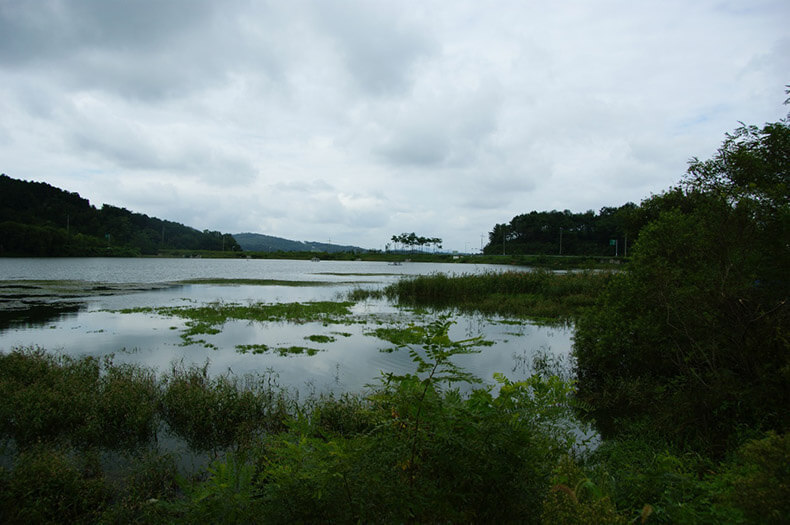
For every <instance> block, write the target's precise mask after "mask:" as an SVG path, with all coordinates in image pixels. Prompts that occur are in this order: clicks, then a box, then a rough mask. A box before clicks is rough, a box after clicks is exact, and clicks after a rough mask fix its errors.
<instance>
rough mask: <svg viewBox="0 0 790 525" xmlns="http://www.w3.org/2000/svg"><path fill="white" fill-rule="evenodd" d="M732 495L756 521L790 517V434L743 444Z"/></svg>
mask: <svg viewBox="0 0 790 525" xmlns="http://www.w3.org/2000/svg"><path fill="white" fill-rule="evenodd" d="M731 479H732V493H731V495H732V498H733V500H734V504H735V505H737V506H738V507H739V508H741V509H743V511H744V512H745V514H746V516H747V517H748V518H749V520H750V521H751V522H752V523H777V524H778V523H787V521H788V518H789V517H790V433H788V434H781V435H777V434H773V433H771V434H769V435H768V436H767V437H765V438H763V439H758V440H753V441H750V442H748V443H746V444H745V445H743V446H742V447H741V448H740V449H739V451H738V454H737V457H736V461H735V464H734V466H733V467H732V470H731Z"/></svg>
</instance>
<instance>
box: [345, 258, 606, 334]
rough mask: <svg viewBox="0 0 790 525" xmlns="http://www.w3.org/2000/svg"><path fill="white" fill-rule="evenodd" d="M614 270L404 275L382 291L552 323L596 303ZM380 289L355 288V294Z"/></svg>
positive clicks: (413, 301) (404, 299)
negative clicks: (361, 289)
mask: <svg viewBox="0 0 790 525" xmlns="http://www.w3.org/2000/svg"><path fill="white" fill-rule="evenodd" d="M610 278H611V274H609V273H603V272H594V271H583V272H573V273H561V274H560V273H554V272H551V271H548V270H535V271H529V272H515V271H514V272H504V273H485V274H477V275H475V274H466V275H460V276H447V275H444V274H434V275H421V276H417V277H414V278H404V279H401V280H400V281H398V282H397V283H394V284H392V285H390V286H388V287H387V288H385V289H384V291H383V292H382V293H383V294H384V295H386V296H387V297H389V298H390V299H393V300H396V301H398V302H399V303H401V304H405V305H415V306H428V307H436V308H447V307H453V308H458V309H461V310H467V311H479V312H484V313H490V314H499V315H507V316H515V317H526V318H531V319H537V320H545V321H549V322H564V321H570V320H572V319H573V318H574V317H575V316H576V315H578V313H579V312H580V311H581V310H582V309H583V308H586V307H589V306H592V305H593V304H594V302H595V299H596V298H597V297H598V294H599V293H600V291H601V290H602V289H603V288H604V287H605V286H606V283H607V282H608V281H609V279H610ZM377 293H378V292H376V291H373V292H368V291H364V290H363V291H355V292H354V297H355V298H358V299H359V298H363V297H364V296H365V295H371V294H373V295H375V294H377Z"/></svg>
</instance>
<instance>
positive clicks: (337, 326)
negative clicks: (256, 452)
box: [0, 260, 571, 393]
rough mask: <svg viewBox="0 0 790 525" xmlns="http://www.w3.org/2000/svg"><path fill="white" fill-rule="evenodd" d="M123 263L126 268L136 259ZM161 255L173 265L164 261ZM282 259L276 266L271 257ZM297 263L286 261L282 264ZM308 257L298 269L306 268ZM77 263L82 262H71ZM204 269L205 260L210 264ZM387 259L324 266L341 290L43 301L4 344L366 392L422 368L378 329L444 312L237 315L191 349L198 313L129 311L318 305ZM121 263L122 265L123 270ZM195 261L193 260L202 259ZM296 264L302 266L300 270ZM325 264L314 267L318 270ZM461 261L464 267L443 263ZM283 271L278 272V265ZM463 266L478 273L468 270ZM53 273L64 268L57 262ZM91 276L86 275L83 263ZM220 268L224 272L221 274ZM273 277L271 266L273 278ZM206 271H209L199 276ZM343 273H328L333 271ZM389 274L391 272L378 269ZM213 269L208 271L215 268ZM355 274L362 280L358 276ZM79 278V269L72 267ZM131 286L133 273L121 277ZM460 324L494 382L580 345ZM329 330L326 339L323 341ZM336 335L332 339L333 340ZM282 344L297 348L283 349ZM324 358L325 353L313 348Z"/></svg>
mask: <svg viewBox="0 0 790 525" xmlns="http://www.w3.org/2000/svg"><path fill="white" fill-rule="evenodd" d="M127 262H128V264H132V265H140V266H139V267H136V269H135V270H134V271H133V272H132V274H133V275H135V276H139V275H140V273H141V272H142V271H143V270H144V269H145V268H149V269H150V268H154V267H155V266H153V265H152V263H151V262H146V261H145V260H130V261H127ZM127 262H123V261H121V264H127ZM154 262H158V264H159V265H160V266H161V265H162V261H154ZM260 262H267V263H271V262H273V261H260ZM274 262H277V263H286V261H274ZM252 263H254V264H251V265H249V266H246V264H247V263H246V261H230V262H228V261H226V262H225V263H223V262H221V261H220V262H216V261H212V262H211V264H210V265H209V266H208V267H210V268H213V270H211V271H208V270H207V269H206V268H208V267H202V266H198V267H200V268H202V270H203V271H202V273H201V275H198V276H197V277H217V276H220V277H236V276H237V274H234V273H233V272H234V271H236V272H237V273H238V271H240V270H239V268H241V269H243V276H253V277H256V278H263V277H266V278H271V277H272V274H273V273H276V272H280V276H282V275H286V271H289V272H291V273H289V274H287V275H288V276H290V277H293V278H295V279H298V280H305V274H299V273H298V272H299V271H304V269H302V270H300V269H298V268H297V269H294V268H293V267H291V268H290V269H288V267H287V266H286V265H284V264H275V265H271V264H269V265H263V264H257V262H256V261H252ZM298 263H299V262H298V261H297V262H295V263H294V264H295V265H296V266H298ZM68 264H70V265H72V268H79V266H77V265H75V263H74V261H68ZM94 264H96V265H100V266H101V265H104V264H107V265H109V267H108V268H105V269H104V271H105V272H109V273H112V272H111V270H113V268H114V270H113V271H116V270H117V264H118V263H117V262H112V261H110V262H105V261H95V262H94ZM199 264H202V263H199ZM381 264H385V265H386V263H380V264H379V265H377V264H375V263H343V264H340V263H337V264H329V263H324V262H322V263H321V265H320V266H321V269H320V270H321V272H322V274H321V275H316V274H312V275H313V277H312V278H316V279H317V278H320V280H322V281H325V280H326V279H332V278H334V277H337V279H338V280H337V282H336V283H334V284H331V285H329V286H326V285H322V286H299V287H296V286H283V285H277V286H253V285H237V286H227V285H215V284H187V285H178V286H170V287H167V288H163V289H152V290H144V291H138V292H135V293H121V294H117V295H106V296H91V297H83V298H80V300H79V301H73V302H69V303H66V302H63V303H58V304H51V305H39V306H40V307H38V308H36V309H30V310H27V311H25V312H4V313H1V314H0V351H3V352H8V351H10V350H11V349H12V348H15V347H29V346H40V347H43V348H46V349H48V350H51V351H58V352H62V353H65V354H70V355H90V356H96V357H98V356H102V355H106V354H114V355H115V361H116V362H129V363H139V364H142V365H145V366H148V367H152V368H154V369H156V370H157V371H158V372H159V373H166V372H167V371H169V370H170V369H171V367H172V364H173V363H174V362H176V363H177V362H183V363H184V364H185V365H187V366H189V365H190V364H197V365H201V364H203V363H205V362H206V361H209V363H210V365H209V371H210V372H211V373H212V374H223V373H233V374H236V375H244V374H247V373H259V372H263V371H266V370H273V371H274V372H275V373H276V374H278V376H279V381H280V384H282V385H286V386H289V387H293V388H294V389H296V390H297V391H299V392H303V393H308V392H310V391H319V392H327V391H333V392H339V391H356V390H360V389H362V388H364V386H365V385H366V384H369V383H371V382H374V381H375V380H376V378H378V377H380V374H381V372H393V373H396V374H404V373H410V372H414V370H415V365H414V363H413V362H412V360H411V359H410V357H409V354H408V351H407V350H399V351H394V352H382V351H381V350H384V349H391V348H393V346H394V345H393V344H392V343H390V342H388V341H385V340H383V339H380V338H378V337H376V335H375V331H374V329H375V328H376V327H381V326H391V327H405V326H408V325H409V324H427V323H428V322H430V321H431V320H433V319H435V317H436V315H439V314H438V313H436V312H433V313H432V312H429V311H422V310H409V309H402V308H398V307H396V306H395V305H393V304H391V303H389V302H388V301H386V300H365V301H361V302H359V303H356V304H355V305H354V306H352V307H351V315H350V316H347V317H344V318H343V319H333V320H332V321H326V322H309V323H294V322H285V321H278V322H251V321H247V320H229V321H226V322H225V323H223V324H221V325H218V326H216V327H215V328H217V329H218V333H214V334H199V335H197V336H195V337H194V338H193V339H194V340H195V341H198V340H202V341H204V342H203V343H195V344H185V339H184V338H183V337H182V335H183V334H184V333H185V331H186V330H187V329H188V328H189V326H188V322H189V320H187V319H184V318H181V317H177V316H166V315H159V314H157V313H156V312H155V311H148V312H143V311H140V312H137V313H127V314H124V313H120V312H119V310H121V309H128V308H145V307H152V308H158V307H171V308H172V307H183V306H187V305H194V306H197V305H204V304H208V303H213V302H223V303H226V304H227V303H238V304H240V305H249V304H252V303H257V302H266V303H280V302H282V303H290V302H307V301H333V300H338V299H340V298H344V297H345V294H346V293H347V292H349V291H351V290H352V289H353V288H355V287H360V286H373V285H372V284H371V283H370V282H368V281H369V280H370V279H374V280H378V281H379V284H378V285H376V286H381V285H382V284H384V283H386V282H389V281H391V280H394V279H396V278H397V276H392V275H391V273H388V272H392V268H391V267H388V266H385V268H386V269H387V270H384V271H382V270H381V266H380V265H381ZM113 265H116V266H113ZM190 265H191V266H190ZM292 266H294V265H292ZM316 266H317V265H315V264H314V263H312V264H311V263H309V262H307V263H306V268H307V269H309V271H312V272H315V271H316ZM439 266H442V265H433V266H431V265H426V266H424V267H422V268H420V271H424V272H426V273H428V272H430V271H435V270H437V269H438V268H437V267H439ZM443 266H455V267H458V265H443ZM195 267H196V266H195V263H194V261H186V262H182V261H176V264H175V265H174V267H171V268H164V269H162V268H160V269H159V270H158V273H157V275H159V276H170V277H172V276H182V277H183V275H184V274H185V273H189V271H188V270H189V269H190V268H192V269H194V268H195ZM272 268H274V270H272ZM460 269H461V270H467V271H468V270H470V269H474V268H473V267H470V266H464V267H462V268H460ZM50 270H51V271H54V270H53V269H52V268H51V267H50ZM396 270H397V271H403V272H415V271H417V270H415V267H414V266H409V265H404V266H403V267H397V268H396ZM80 271H82V270H80ZM211 272H214V273H213V274H212V273H211ZM266 272H268V273H266ZM198 273H200V272H198ZM330 273H331V274H337V275H336V276H335V275H328V274H330ZM371 273H380V274H384V275H370V274H371ZM206 274H207V275H206ZM355 274H360V275H357V276H356V281H355V282H350V281H354V279H353V278H352V277H353V276H354V275H355ZM69 276H70V277H74V275H71V274H69ZM118 279H121V280H122V281H123V282H130V280H129V277H128V276H121V277H118ZM453 319H454V320H455V324H454V325H453V326H452V327H451V329H450V333H449V335H450V337H451V339H453V340H461V339H468V338H471V337H477V336H481V337H483V338H484V339H485V340H487V341H489V342H490V346H485V347H481V348H480V352H479V353H475V354H469V355H459V356H456V357H455V358H454V359H455V361H456V364H458V365H460V366H463V367H464V368H465V369H467V370H468V371H469V372H471V373H473V374H475V375H477V376H478V377H480V378H481V379H482V380H484V381H485V382H486V383H489V384H491V383H493V381H492V376H493V374H494V373H495V372H502V373H505V374H506V375H508V376H509V377H510V378H511V379H513V380H519V379H522V378H524V377H526V376H528V375H529V374H531V373H532V363H533V361H534V358H535V356H538V355H540V354H541V353H549V354H551V355H561V356H567V355H568V354H569V352H570V346H571V330H570V329H569V328H547V327H543V326H537V325H534V324H531V323H526V322H520V321H512V320H507V319H502V318H496V317H488V316H483V315H470V314H460V313H454V314H453ZM316 336H318V337H316ZM325 338H332V339H331V340H330V339H326V340H324V339H325ZM243 345H257V348H261V349H263V348H264V345H265V348H268V349H269V350H268V351H261V352H259V353H255V352H252V351H247V352H244V351H241V349H240V348H239V347H240V346H241V347H242V348H243ZM289 347H301V348H305V349H312V350H314V351H315V352H308V351H306V350H305V351H304V352H302V353H288V352H284V351H283V349H287V348H289ZM281 351H283V352H284V354H285V355H281ZM310 353H312V354H313V355H310Z"/></svg>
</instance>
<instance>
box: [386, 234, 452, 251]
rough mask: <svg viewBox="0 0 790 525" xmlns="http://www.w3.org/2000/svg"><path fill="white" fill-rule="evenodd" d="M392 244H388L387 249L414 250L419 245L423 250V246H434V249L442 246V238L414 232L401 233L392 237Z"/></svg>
mask: <svg viewBox="0 0 790 525" xmlns="http://www.w3.org/2000/svg"><path fill="white" fill-rule="evenodd" d="M390 240H391V241H392V244H387V251H390V250H391V249H392V250H405V249H406V247H408V248H409V250H411V251H414V248H415V247H419V248H420V250H421V251H422V247H423V246H433V247H434V250H437V249H440V248H441V247H442V239H440V238H439V237H423V236H421V235H417V234H416V233H414V232H411V233H401V234H400V235H393V236H392V238H391V239H390Z"/></svg>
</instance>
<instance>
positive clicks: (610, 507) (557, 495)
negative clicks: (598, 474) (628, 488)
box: [541, 458, 651, 525]
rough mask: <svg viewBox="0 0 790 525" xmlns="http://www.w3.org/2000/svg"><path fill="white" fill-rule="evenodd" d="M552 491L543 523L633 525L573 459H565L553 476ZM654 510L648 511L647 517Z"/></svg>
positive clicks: (646, 512) (646, 511) (544, 504)
mask: <svg viewBox="0 0 790 525" xmlns="http://www.w3.org/2000/svg"><path fill="white" fill-rule="evenodd" d="M551 482H552V487H551V490H550V491H549V493H548V495H547V496H546V499H545V500H544V501H543V513H542V516H541V519H542V522H543V523H552V524H558V525H560V524H563V525H565V524H567V525H575V524H577V523H608V524H612V525H617V524H622V525H625V524H627V523H629V520H628V519H626V518H625V517H623V516H622V515H620V514H618V513H617V509H616V508H615V506H614V504H613V503H612V501H611V499H610V498H609V497H607V496H606V495H604V494H603V492H602V491H601V489H600V488H599V487H598V486H597V485H596V484H595V483H594V482H593V481H592V480H590V478H588V477H585V475H584V472H583V471H582V469H581V468H579V466H578V465H577V464H576V463H575V462H574V461H573V460H572V459H571V458H563V459H562V460H561V462H560V464H559V465H558V467H557V468H556V469H555V471H554V474H553V476H552V481H551ZM650 510H651V509H650V508H649V507H646V508H645V512H644V515H645V516H644V517H645V518H647V515H648V513H649V511H650Z"/></svg>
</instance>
